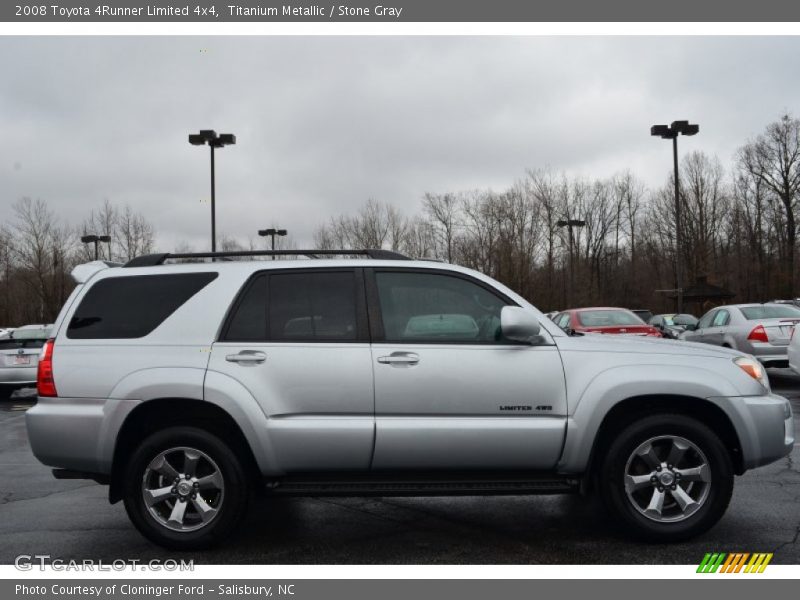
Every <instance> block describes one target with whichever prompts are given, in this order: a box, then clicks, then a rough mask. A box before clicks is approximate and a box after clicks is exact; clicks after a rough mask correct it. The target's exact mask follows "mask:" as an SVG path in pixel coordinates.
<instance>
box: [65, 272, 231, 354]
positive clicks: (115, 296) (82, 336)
mask: <svg viewBox="0 0 800 600" xmlns="http://www.w3.org/2000/svg"><path fill="white" fill-rule="evenodd" d="M216 278H217V274H216V273H179V274H169V275H167V274H165V275H134V276H130V277H109V278H106V279H102V280H100V281H98V282H97V283H96V284H94V285H93V286H92V287H91V288H90V289H89V291H88V292H86V295H84V297H83V299H82V300H81V303H80V305H79V306H78V308H77V309H76V310H75V312H74V313H73V315H72V318H71V319H70V321H69V325H68V327H67V337H68V338H70V339H74V340H94V339H130V338H140V337H144V336H146V335H148V334H150V333H151V332H152V331H153V330H155V328H156V327H158V326H159V325H161V323H163V322H164V321H165V320H166V319H167V318H168V317H169V316H170V315H171V314H172V313H174V312H175V311H176V310H177V309H178V308H180V307H181V306H182V305H183V304H184V303H185V302H186V301H187V300H189V298H191V297H192V296H194V295H195V294H196V293H197V292H199V291H200V290H202V289H203V288H204V287H205V286H207V285H208V284H209V283H211V282H212V281H213V280H214V279H216Z"/></svg>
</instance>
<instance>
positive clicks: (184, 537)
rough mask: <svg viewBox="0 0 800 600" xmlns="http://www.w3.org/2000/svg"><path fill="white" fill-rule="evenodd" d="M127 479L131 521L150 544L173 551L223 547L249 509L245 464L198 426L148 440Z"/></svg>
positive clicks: (172, 430)
mask: <svg viewBox="0 0 800 600" xmlns="http://www.w3.org/2000/svg"><path fill="white" fill-rule="evenodd" d="M187 457H188V458H187ZM190 463H194V465H195V466H194V467H191V466H190ZM188 474H191V475H192V477H188ZM175 475H178V476H179V478H178V479H177V480H176V479H175V477H174V476H175ZM123 477H124V489H123V499H124V502H125V510H126V511H127V513H128V517H129V518H130V520H131V521H132V522H133V524H134V525H135V526H136V528H137V529H138V530H139V532H140V533H141V534H142V535H144V536H145V537H146V538H147V539H149V540H150V541H152V542H154V543H156V544H158V545H159V546H163V547H164V548H168V549H170V550H203V549H206V548H210V547H212V546H215V545H217V544H219V543H220V542H221V541H223V540H224V539H225V538H226V537H228V536H229V535H230V534H231V533H232V532H233V531H234V530H235V528H236V526H237V525H238V524H239V522H240V521H241V519H242V517H243V516H244V514H245V512H246V510H247V501H248V498H249V488H250V486H249V485H248V479H247V475H246V472H245V469H244V466H243V464H242V462H241V461H240V459H239V458H238V457H237V456H236V454H235V453H234V452H233V450H231V448H230V446H229V445H228V444H226V443H225V442H224V441H223V440H222V439H220V438H219V437H217V436H216V435H214V434H212V433H209V432H208V431H205V430H203V429H199V428H196V427H169V428H167V429H163V430H161V431H158V432H156V433H154V434H152V435H151V436H149V437H148V438H146V439H145V440H144V441H143V442H142V443H141V445H140V446H139V447H138V448H137V449H136V450H135V451H134V452H133V454H132V455H131V456H130V459H129V460H128V461H127V463H126V465H125V468H124V474H123ZM170 486H171V489H170ZM154 492H157V493H154ZM193 494H194V495H193ZM145 496H147V497H149V498H151V501H150V503H149V505H148V502H147V501H146V500H145ZM179 505H182V506H179ZM211 511H213V512H211ZM173 517H175V518H174V519H173Z"/></svg>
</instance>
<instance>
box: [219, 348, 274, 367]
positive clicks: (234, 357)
mask: <svg viewBox="0 0 800 600" xmlns="http://www.w3.org/2000/svg"><path fill="white" fill-rule="evenodd" d="M225 360H227V361H228V362H233V363H243V364H256V363H263V362H264V361H265V360H267V355H266V354H264V353H263V352H259V351H258V350H242V351H241V352H239V354H228V355H227V356H226V357H225Z"/></svg>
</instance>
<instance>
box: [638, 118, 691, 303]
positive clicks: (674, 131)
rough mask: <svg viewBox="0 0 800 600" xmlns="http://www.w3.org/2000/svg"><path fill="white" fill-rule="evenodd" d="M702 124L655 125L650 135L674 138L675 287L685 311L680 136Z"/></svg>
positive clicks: (676, 123)
mask: <svg viewBox="0 0 800 600" xmlns="http://www.w3.org/2000/svg"><path fill="white" fill-rule="evenodd" d="M698 131H700V126H699V125H696V124H690V123H689V121H673V122H672V125H653V126H652V127H651V128H650V135H653V136H657V137H660V138H662V139H665V140H672V166H673V169H674V170H675V173H674V175H673V179H674V183H675V287H676V288H677V290H678V312H679V313H682V312H683V276H682V273H681V255H680V252H681V233H682V232H681V201H680V181H679V178H678V136H679V135H696V134H697V132H698Z"/></svg>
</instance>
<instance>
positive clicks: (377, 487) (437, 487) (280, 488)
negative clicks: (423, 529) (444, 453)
mask: <svg viewBox="0 0 800 600" xmlns="http://www.w3.org/2000/svg"><path fill="white" fill-rule="evenodd" d="M578 491H580V480H579V479H576V478H569V479H568V478H558V477H550V478H542V479H527V480H522V479H521V480H517V479H480V480H466V479H446V478H442V479H440V480H435V479H432V478H428V477H425V478H419V479H371V480H370V479H363V478H342V479H340V480H336V479H330V478H325V479H322V480H314V479H310V478H309V479H303V480H299V479H295V478H292V479H284V480H272V481H268V482H267V492H268V493H269V494H274V495H276V496H503V495H532V494H569V493H576V492H578Z"/></svg>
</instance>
